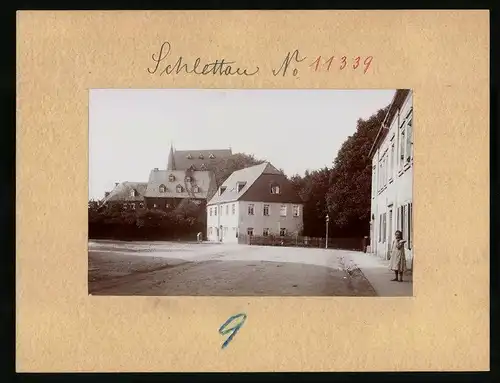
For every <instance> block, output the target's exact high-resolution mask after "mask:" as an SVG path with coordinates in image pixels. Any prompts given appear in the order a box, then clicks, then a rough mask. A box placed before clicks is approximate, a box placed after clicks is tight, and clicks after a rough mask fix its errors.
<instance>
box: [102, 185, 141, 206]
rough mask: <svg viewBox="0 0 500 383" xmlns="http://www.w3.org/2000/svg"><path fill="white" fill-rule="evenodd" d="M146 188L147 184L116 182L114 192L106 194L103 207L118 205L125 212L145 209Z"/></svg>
mask: <svg viewBox="0 0 500 383" xmlns="http://www.w3.org/2000/svg"><path fill="white" fill-rule="evenodd" d="M146 188H147V183H146V182H129V181H125V182H116V183H115V187H114V188H113V190H111V191H109V192H106V193H105V194H104V199H103V200H102V201H101V206H104V205H107V206H117V205H118V206H120V207H121V208H122V209H124V210H127V209H131V210H135V209H140V208H143V207H144V195H145V193H146Z"/></svg>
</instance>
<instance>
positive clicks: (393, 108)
mask: <svg viewBox="0 0 500 383" xmlns="http://www.w3.org/2000/svg"><path fill="white" fill-rule="evenodd" d="M409 92H410V90H409V89H398V90H396V93H395V94H394V97H393V99H392V102H391V105H390V106H389V110H388V111H387V114H386V116H385V118H384V121H383V122H382V125H380V129H379V131H378V133H377V136H376V137H375V140H374V141H373V145H372V147H371V149H370V152H369V153H368V157H371V156H372V155H373V154H374V153H375V151H376V150H377V148H378V146H379V145H380V143H381V142H382V141H383V140H384V138H385V136H386V135H387V132H388V131H389V127H390V126H391V123H392V120H393V119H394V116H395V115H396V112H397V111H398V109H400V108H401V106H403V104H404V102H405V100H406V97H407V96H408V93H409Z"/></svg>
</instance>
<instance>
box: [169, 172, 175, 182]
mask: <svg viewBox="0 0 500 383" xmlns="http://www.w3.org/2000/svg"><path fill="white" fill-rule="evenodd" d="M168 180H169V181H170V182H174V181H175V176H174V175H173V174H170V175H169V176H168Z"/></svg>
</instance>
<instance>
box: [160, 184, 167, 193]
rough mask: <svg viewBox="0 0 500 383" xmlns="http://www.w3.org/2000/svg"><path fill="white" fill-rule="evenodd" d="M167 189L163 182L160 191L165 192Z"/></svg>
mask: <svg viewBox="0 0 500 383" xmlns="http://www.w3.org/2000/svg"><path fill="white" fill-rule="evenodd" d="M166 191H167V188H166V187H165V185H163V184H161V185H160V193H165V192H166Z"/></svg>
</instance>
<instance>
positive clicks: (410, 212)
mask: <svg viewBox="0 0 500 383" xmlns="http://www.w3.org/2000/svg"><path fill="white" fill-rule="evenodd" d="M407 210H408V219H407V222H408V230H407V231H408V242H407V243H408V250H411V246H412V244H413V217H412V215H413V203H412V202H410V203H409V204H408V209H407Z"/></svg>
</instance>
